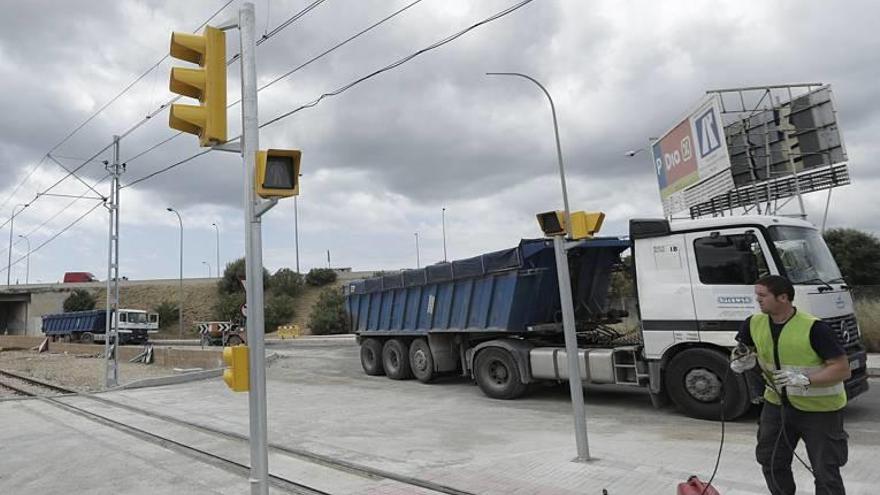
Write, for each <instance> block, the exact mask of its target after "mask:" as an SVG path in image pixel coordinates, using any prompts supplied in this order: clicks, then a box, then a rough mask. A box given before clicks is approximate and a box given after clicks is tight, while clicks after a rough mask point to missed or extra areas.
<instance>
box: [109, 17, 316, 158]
mask: <svg viewBox="0 0 880 495" xmlns="http://www.w3.org/2000/svg"><path fill="white" fill-rule="evenodd" d="M325 1H326V0H315V1H314V2H312V3H311V4H309V5H307V6H306V7H305V8H303V9H302V10H300V11H299V12H296V13H295V14H293V15H292V16H290V17H288V18H287V20H285V21H284V22H282V23H281V24H279V25H278V26H276V27H275V29H273V30H272V31H271V32H270V33H267V34H264V35H263V36H262V37H261V38H260V39H258V40H257V46H260V45H261V44H263V43H264V42H266V41H268V40H269V39H270V38H272V37H273V36H275V35H276V34H278V33H280V32H281V31H283V30H284V29H285V28H287V27H288V26H290V25H291V24H293V23H294V22H296V21H297V20H299V19H300V18H301V17H303V16H304V15H306V14H308V13H309V12H311V11H312V9H314V8H315V7H317V6H318V5H320V4H322V3H324V2H325ZM240 57H241V54H238V53H237V54H235V55H233V56H232V57H230V58H229V59H228V60H227V61H226V66H227V67H229V66H230V65H232V64H233V63H235V61H237V60H238V59H239V58H240ZM181 98H183V96H181V95H177V96H174V97H172V98H171V99H169V100H168V101H166V102H165V103H163V104H161V105H159V107H158V108H156V109H155V110H153V111H152V112H150V113H148V114H147V115H146V116H145V117H144V118H142V119H141V120H139V121H138V122H136V123H135V124H134V125H132V126H131V127H129V128H128V129H126V130H125V131H124V132H122V133H121V134H119V138H120V139H122V138H124V137H126V136H128V135H129V134H131V133H132V132H134V131H136V130H137V129H138V128H140V127H141V126H143V125H144V124H146V123H147V122H149V121H150V120H152V118H153V117H155V116H157V115H159V114H160V113H162V112H164V111H165V110H166V109H168V108H170V107H171V105H172V104H173V103H175V102H177V101H178V100H180V99H181ZM231 106H232V105H227V107H226V108H229V107H231ZM181 134H184V133H183V132H178V133H176V134H174V135H172V136H171V137H169V138H167V139H164V140H162V141H160V142H159V143H157V144H155V145H153V146H151V147H150V148H148V149H147V150H144V151H142V152H139V153H138V154H136V155H134V156H133V157H131V158H127V159H125V160H123V162H124V163H131V162H132V161H134V160H136V159H138V158H140V157H142V156H144V155H146V154H147V153H149V152H151V151H153V150H154V149H156V148H158V147H159V146H162V145H163V144H165V143H167V142H169V141H171V140H173V139H175V138H177V137H178V136H180V135H181Z"/></svg>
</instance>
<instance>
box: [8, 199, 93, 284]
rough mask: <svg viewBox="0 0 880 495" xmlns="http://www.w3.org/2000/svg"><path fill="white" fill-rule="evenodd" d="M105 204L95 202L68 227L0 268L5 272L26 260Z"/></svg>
mask: <svg viewBox="0 0 880 495" xmlns="http://www.w3.org/2000/svg"><path fill="white" fill-rule="evenodd" d="M103 204H104V202H103V201H99V202H97V203H95V206H92V207H91V208H89V209H88V210H86V212H85V213H83V214H82V215H80V216H79V217H78V218H77V219H76V220H74V221H73V222H71V223H69V224H68V225H67V226H66V227H64V228H63V229H61V230H60V231H58V232H56V233H55V235H53V236H52V237H50V238H48V239H46V240H45V241H43V242H42V243H41V244H40V245H39V246H37V247H35V248H33V249H31V250H30V251H28V252H27V254H25V255H24V256H22V257H20V258H18V259H17V260H15V261H13V262H12V263H11V264H10V265H9V266H6V267H2V268H0V273H3V272H5V271H6V270H7V269H9V268H10V267H13V266H15V265H17V264H18V263H20V262H21V261H22V260H24V259H25V258H27V257H28V256H30V255H31V254H33V253H35V252H37V251H39V250H40V249H41V248H42V247H43V246H45V245H46V244H49V243H50V242H52V241H54V240H55V239H57V238H58V236H60V235H61V234H63V233H65V232H67V231H68V230H70V229H71V228H72V227H73V226H74V225H76V224H77V223H79V222H80V221H82V219H83V218H85V217H86V216H88V214H89V213H91V212H93V211H95V209H96V208H97V207H99V206H101V205H103Z"/></svg>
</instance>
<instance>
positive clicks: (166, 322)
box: [153, 301, 180, 328]
mask: <svg viewBox="0 0 880 495" xmlns="http://www.w3.org/2000/svg"><path fill="white" fill-rule="evenodd" d="M153 311H155V312H156V313H157V314H158V315H159V326H160V327H162V328H166V327H169V326H171V324H172V323H177V321H178V319H179V318H180V312H179V311H178V310H177V305H176V304H174V303H172V302H168V301H162V302H161V303H159V304H158V305H157V306H156V307H155V308H153Z"/></svg>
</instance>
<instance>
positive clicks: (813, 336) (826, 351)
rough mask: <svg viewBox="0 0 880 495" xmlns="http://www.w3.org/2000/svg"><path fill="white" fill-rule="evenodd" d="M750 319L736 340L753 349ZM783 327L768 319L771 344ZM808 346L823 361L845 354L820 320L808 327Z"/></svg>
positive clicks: (775, 340) (832, 332) (777, 340)
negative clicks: (771, 337)
mask: <svg viewBox="0 0 880 495" xmlns="http://www.w3.org/2000/svg"><path fill="white" fill-rule="evenodd" d="M795 311H797V309H795ZM751 319H752V317H751V316H750V317H748V318H746V320H745V321H744V322H742V325H740V327H739V332H738V333H737V334H736V340H737V342H742V343H743V344H745V345H747V346H749V347H755V342H754V341H753V340H752V332H751V330H750V329H749V322H750V321H751ZM786 323H787V322H786ZM784 326H785V323H774V322H773V319H770V334H771V335H772V336H773V342H779V334H780V333H782V327H784ZM810 345H811V346H812V347H813V350H814V351H816V354H818V355H819V357H820V358H822V359H823V360H825V361H827V360H829V359H834V358H836V357H840V356H843V355H845V354H846V350H844V348H843V345H841V344H840V341H838V340H837V336H836V335H834V330H832V329H831V327H830V326H829V325H828V324H827V323H825V322H824V321H822V320H816V321H814V322H813V326H812V327H810Z"/></svg>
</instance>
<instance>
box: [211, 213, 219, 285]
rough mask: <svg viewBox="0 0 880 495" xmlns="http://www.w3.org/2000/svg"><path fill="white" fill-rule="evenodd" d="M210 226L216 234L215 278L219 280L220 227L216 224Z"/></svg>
mask: <svg viewBox="0 0 880 495" xmlns="http://www.w3.org/2000/svg"><path fill="white" fill-rule="evenodd" d="M211 226H213V227H214V230H215V231H216V232H217V278H220V227H218V226H217V224H216V223H212V224H211ZM209 278H210V277H209Z"/></svg>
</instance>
